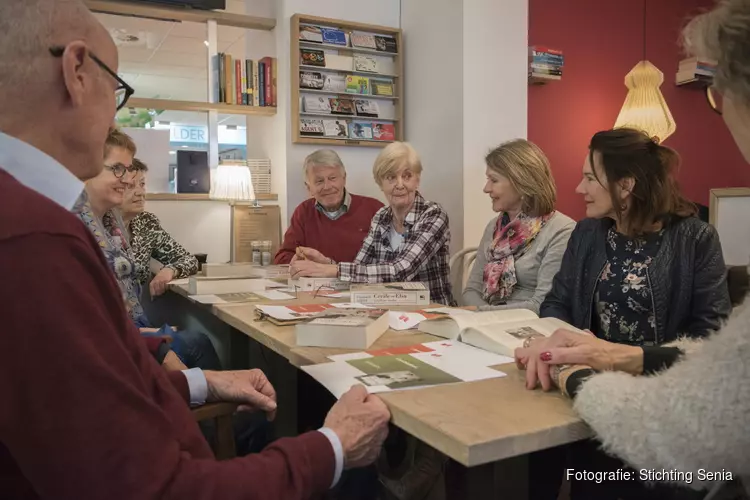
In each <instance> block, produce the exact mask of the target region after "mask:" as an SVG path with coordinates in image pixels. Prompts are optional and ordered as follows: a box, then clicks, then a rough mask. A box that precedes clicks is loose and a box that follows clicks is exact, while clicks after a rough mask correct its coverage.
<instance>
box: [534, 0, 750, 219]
mask: <svg viewBox="0 0 750 500" xmlns="http://www.w3.org/2000/svg"><path fill="white" fill-rule="evenodd" d="M711 5H713V0H650V1H649V2H648V12H647V14H648V16H647V23H646V24H647V31H646V58H647V59H648V60H650V61H651V62H652V63H653V64H655V65H656V67H658V68H659V69H660V70H661V71H662V72H663V73H664V84H663V85H662V87H661V91H662V93H663V94H664V98H665V99H666V101H667V104H668V106H669V108H670V110H671V111H672V115H673V116H674V119H675V122H676V124H677V131H676V132H675V133H674V134H673V135H672V136H671V137H669V138H668V139H667V140H666V141H665V143H664V144H665V145H667V146H670V147H672V148H674V149H676V150H677V151H678V152H679V153H680V155H681V156H682V167H681V170H680V174H679V179H680V184H681V186H682V188H683V191H684V192H685V194H686V195H687V197H689V198H690V199H691V200H693V201H695V202H698V203H702V204H704V205H707V204H708V195H709V189H711V188H718V187H730V186H748V185H750V166H747V164H746V163H745V162H744V160H743V158H742V156H741V155H740V153H739V151H738V149H737V147H736V146H735V144H734V141H733V140H732V137H731V136H730V134H729V131H728V130H727V129H726V127H725V125H724V122H723V121H722V119H721V117H720V116H719V115H717V114H716V113H714V112H713V111H712V110H711V109H710V108H709V107H708V104H707V103H706V99H705V93H704V92H702V91H700V90H696V89H687V88H684V87H677V86H675V84H674V75H675V73H676V72H677V66H678V63H679V60H680V59H682V58H683V57H684V55H683V53H682V50H681V48H680V45H679V33H680V28H681V27H682V25H683V24H684V23H685V21H686V20H687V19H688V18H689V16H690V15H691V14H693V13H695V12H696V11H699V9H700V8H701V7H710V6H711ZM529 44H530V45H534V44H537V45H544V46H549V47H553V48H556V49H561V50H562V51H563V53H564V54H565V68H564V70H563V78H562V80H561V81H557V82H551V83H548V84H546V85H541V86H530V87H529V133H528V137H529V140H531V141H533V142H535V143H536V144H538V145H539V146H540V147H541V148H542V149H543V150H544V151H545V153H547V155H548V156H549V159H550V161H551V163H552V170H553V172H554V175H555V180H556V182H557V190H558V209H559V210H560V211H562V212H564V213H566V214H568V215H569V216H571V217H573V218H575V219H580V218H582V217H584V215H585V207H584V204H583V202H582V200H581V199H580V196H579V195H577V194H575V192H574V190H575V187H576V185H578V182H579V181H580V179H581V168H582V165H583V161H584V158H585V156H586V152H587V146H588V142H589V139H590V138H591V136H592V135H593V134H594V133H595V132H597V131H599V130H604V129H608V128H612V126H613V125H614V123H615V120H616V119H617V115H618V113H619V112H620V108H621V107H622V103H623V102H624V99H625V94H626V93H627V89H626V88H625V85H624V78H625V75H626V74H627V72H628V71H630V69H631V68H632V67H633V66H634V65H635V64H636V63H637V62H638V61H639V60H641V58H642V55H643V2H641V1H633V0H627V1H603V0H566V1H560V0H529Z"/></svg>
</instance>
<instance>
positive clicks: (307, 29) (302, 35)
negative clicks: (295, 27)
mask: <svg viewBox="0 0 750 500" xmlns="http://www.w3.org/2000/svg"><path fill="white" fill-rule="evenodd" d="M299 39H300V40H304V41H305V42H315V43H323V33H322V32H321V30H320V28H318V27H317V26H300V27H299Z"/></svg>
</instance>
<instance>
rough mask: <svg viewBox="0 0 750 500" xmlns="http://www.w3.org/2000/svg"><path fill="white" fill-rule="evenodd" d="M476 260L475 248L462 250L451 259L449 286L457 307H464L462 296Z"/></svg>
mask: <svg viewBox="0 0 750 500" xmlns="http://www.w3.org/2000/svg"><path fill="white" fill-rule="evenodd" d="M476 258H477V247H468V248H464V249H463V250H460V251H458V252H456V253H455V254H454V255H453V257H451V260H450V266H451V286H452V287H453V297H454V298H455V299H456V301H457V302H458V304H459V305H464V304H463V301H462V295H463V293H464V288H465V287H466V282H467V281H468V279H469V274H470V273H471V268H472V267H473V266H474V261H475V260H476Z"/></svg>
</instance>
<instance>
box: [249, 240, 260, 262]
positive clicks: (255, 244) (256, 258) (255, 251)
mask: <svg viewBox="0 0 750 500" xmlns="http://www.w3.org/2000/svg"><path fill="white" fill-rule="evenodd" d="M250 248H251V249H252V255H253V261H252V262H253V265H254V266H259V265H260V264H261V259H262V255H261V242H260V241H251V242H250Z"/></svg>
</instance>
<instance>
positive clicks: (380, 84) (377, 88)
mask: <svg viewBox="0 0 750 500" xmlns="http://www.w3.org/2000/svg"><path fill="white" fill-rule="evenodd" d="M370 85H372V94H373V95H382V96H388V97H392V96H393V82H391V81H388V80H376V79H374V78H371V79H370Z"/></svg>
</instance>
